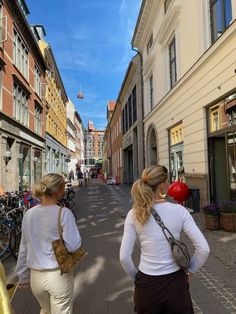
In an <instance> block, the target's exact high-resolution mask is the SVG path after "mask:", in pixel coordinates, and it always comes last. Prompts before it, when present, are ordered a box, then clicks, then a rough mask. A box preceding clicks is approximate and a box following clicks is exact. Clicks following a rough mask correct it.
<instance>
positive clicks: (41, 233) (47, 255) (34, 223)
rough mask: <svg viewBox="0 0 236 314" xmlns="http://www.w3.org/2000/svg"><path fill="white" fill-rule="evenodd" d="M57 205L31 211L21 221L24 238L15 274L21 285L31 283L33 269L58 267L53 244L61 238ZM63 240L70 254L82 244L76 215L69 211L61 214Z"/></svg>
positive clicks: (66, 210)
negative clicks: (31, 269) (31, 270)
mask: <svg viewBox="0 0 236 314" xmlns="http://www.w3.org/2000/svg"><path fill="white" fill-rule="evenodd" d="M59 208H60V207H59V206H58V205H50V206H42V205H37V206H35V207H32V208H30V209H29V210H28V211H27V212H26V214H25V216H24V218H23V222H22V235H21V244H20V251H19V256H18V261H17V265H16V272H17V274H18V277H19V282H20V283H23V282H29V277H30V268H33V269H38V270H45V269H54V268H58V263H57V261H56V258H55V255H54V252H53V248H52V241H53V240H56V239H58V238H59V231H58V222H57V221H58V213H59ZM61 225H62V229H63V234H62V236H63V240H64V242H65V245H66V247H67V249H68V251H69V252H74V251H76V250H77V249H78V248H79V247H80V245H81V237H80V233H79V230H78V227H77V225H76V222H75V218H74V215H73V214H72V212H71V211H70V210H69V209H68V208H65V207H64V208H63V209H62V212H61Z"/></svg>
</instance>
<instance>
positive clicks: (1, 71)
mask: <svg viewBox="0 0 236 314" xmlns="http://www.w3.org/2000/svg"><path fill="white" fill-rule="evenodd" d="M2 80H3V70H2V69H0V110H2Z"/></svg>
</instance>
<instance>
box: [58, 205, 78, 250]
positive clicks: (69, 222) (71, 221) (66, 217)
mask: <svg viewBox="0 0 236 314" xmlns="http://www.w3.org/2000/svg"><path fill="white" fill-rule="evenodd" d="M63 211H64V213H63ZM62 214H63V216H62V229H63V240H64V242H65V245H66V248H67V250H68V251H69V252H75V251H76V250H77V249H78V248H79V247H80V246H81V237H80V233H79V230H78V227H77V225H76V222H75V217H74V215H73V214H72V212H71V211H70V210H69V209H65V208H63V209H62Z"/></svg>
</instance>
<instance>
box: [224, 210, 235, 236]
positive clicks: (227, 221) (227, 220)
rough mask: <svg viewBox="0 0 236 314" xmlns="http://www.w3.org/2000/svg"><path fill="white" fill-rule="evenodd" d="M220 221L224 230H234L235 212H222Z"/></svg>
mask: <svg viewBox="0 0 236 314" xmlns="http://www.w3.org/2000/svg"><path fill="white" fill-rule="evenodd" d="M221 223H222V228H223V230H224V231H229V232H236V214H234V213H222V214H221Z"/></svg>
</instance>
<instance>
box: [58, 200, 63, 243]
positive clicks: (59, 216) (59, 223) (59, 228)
mask: <svg viewBox="0 0 236 314" xmlns="http://www.w3.org/2000/svg"><path fill="white" fill-rule="evenodd" d="M62 208H63V207H62V206H61V207H60V208H59V212H58V218H57V226H58V231H59V236H60V239H61V240H62V226H61V212H62Z"/></svg>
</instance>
